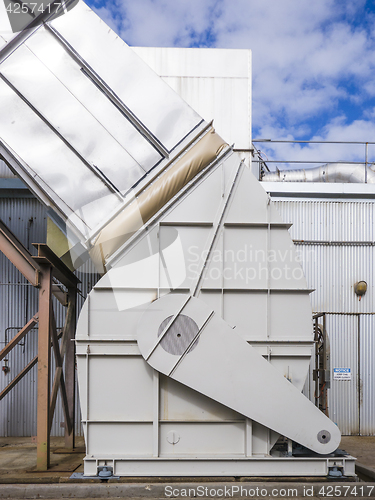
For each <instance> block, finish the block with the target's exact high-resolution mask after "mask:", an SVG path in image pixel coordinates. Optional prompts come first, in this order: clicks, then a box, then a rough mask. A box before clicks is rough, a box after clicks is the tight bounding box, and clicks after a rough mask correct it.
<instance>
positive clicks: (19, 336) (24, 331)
mask: <svg viewBox="0 0 375 500" xmlns="http://www.w3.org/2000/svg"><path fill="white" fill-rule="evenodd" d="M37 323H38V316H37V315H35V316H34V317H33V318H32V319H31V320H30V321H29V322H28V323H27V324H26V325H25V326H24V327H23V328H22V329H21V330H20V331H19V332H18V333H17V334H16V335H15V336H14V337H13V338H12V340H10V341H9V342H8V343H7V345H6V346H5V347H4V349H2V351H1V352H0V361H1V360H2V359H3V358H5V356H6V355H7V354H8V352H10V351H11V350H12V349H13V347H14V346H16V345H17V344H18V342H20V341H21V340H22V339H23V338H24V337H25V336H26V334H27V333H28V332H29V331H30V330H31V329H32V328H33V327H34V326H35V325H36V324H37Z"/></svg>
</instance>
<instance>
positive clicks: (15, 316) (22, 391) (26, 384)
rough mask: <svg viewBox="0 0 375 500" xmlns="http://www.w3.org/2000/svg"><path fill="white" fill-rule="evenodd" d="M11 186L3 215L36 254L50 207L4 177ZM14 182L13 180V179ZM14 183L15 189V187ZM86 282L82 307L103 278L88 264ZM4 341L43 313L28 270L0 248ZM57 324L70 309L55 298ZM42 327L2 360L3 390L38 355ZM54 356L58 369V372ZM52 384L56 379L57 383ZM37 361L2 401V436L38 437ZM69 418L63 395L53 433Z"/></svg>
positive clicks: (0, 335)
mask: <svg viewBox="0 0 375 500" xmlns="http://www.w3.org/2000/svg"><path fill="white" fill-rule="evenodd" d="M1 181H2V185H3V186H4V185H6V186H7V189H4V188H3V189H0V219H2V220H3V221H4V222H5V223H6V224H7V226H8V227H9V228H10V230H11V231H12V232H13V233H14V234H15V235H16V236H17V238H18V239H19V240H20V241H21V242H22V243H23V244H24V245H25V246H26V248H27V249H28V250H29V251H30V252H31V253H33V254H35V249H34V247H33V246H32V244H33V243H43V242H45V241H46V230H47V229H46V226H47V211H46V208H45V207H44V206H43V205H42V204H41V203H40V202H39V201H38V200H37V199H36V198H34V197H33V196H32V195H31V194H30V193H29V191H28V190H27V189H25V188H22V184H21V182H20V181H18V180H17V179H16V180H14V181H13V179H12V182H11V183H9V181H8V179H6V180H5V181H4V179H2V180H1ZM7 181H8V183H7ZM9 187H11V189H9ZM78 277H79V279H80V280H81V284H80V286H79V288H80V291H81V295H78V311H79V310H80V309H81V307H82V304H83V301H84V298H85V297H86V296H87V294H88V292H89V291H90V290H91V288H92V286H93V284H94V283H95V282H96V279H97V276H96V275H94V274H92V273H91V269H90V268H89V267H88V265H86V266H85V267H84V269H83V272H82V270H81V272H79V273H78ZM0 299H1V300H0V342H1V345H2V346H4V345H5V344H6V343H7V342H8V341H9V340H10V339H11V338H12V337H13V336H14V335H15V334H16V333H17V331H18V330H19V329H20V328H21V327H22V326H23V325H24V324H26V323H27V321H29V320H30V319H31V318H32V316H33V315H34V314H35V313H36V312H37V311H38V290H37V289H35V288H34V287H33V286H32V285H31V284H30V283H28V282H27V280H26V279H25V278H24V277H23V276H22V274H21V273H20V272H19V271H18V270H17V269H16V268H15V267H14V266H13V264H11V263H10V261H9V260H8V259H7V258H6V257H5V256H4V255H3V254H2V253H1V252H0ZM54 310H55V314H56V322H57V327H59V326H60V325H62V324H63V320H64V314H65V311H64V308H63V307H62V306H61V305H60V303H59V302H58V301H57V300H55V299H54ZM37 352H38V332H37V326H36V327H35V329H33V330H32V331H31V332H29V333H28V334H27V335H26V337H25V339H24V340H23V341H22V342H21V343H20V344H18V345H17V346H16V347H15V348H14V349H13V350H12V351H11V352H10V353H9V354H8V355H7V357H6V360H7V361H6V362H4V361H5V360H3V361H2V366H4V365H8V367H9V369H10V371H9V372H8V373H5V372H4V371H1V373H0V391H1V390H3V389H4V388H5V387H6V386H7V385H8V384H9V382H10V381H11V380H12V379H13V378H14V377H15V376H16V375H17V374H18V373H19V372H20V371H21V370H22V369H23V368H24V367H25V366H26V365H27V364H28V363H29V362H30V361H31V360H32V359H33V358H34V357H35V356H36V355H37ZM54 369H55V366H54V359H53V357H52V368H51V370H52V373H53V372H54ZM51 383H52V381H51ZM36 395H37V365H35V366H34V367H33V368H32V369H31V370H30V371H29V372H28V373H27V375H26V376H25V377H24V378H23V379H22V380H21V381H20V382H19V383H18V384H17V385H16V387H15V388H14V389H12V390H11V391H10V392H9V393H8V394H7V395H6V396H5V397H4V398H3V399H2V400H1V401H0V435H1V436H35V435H36V403H37V398H36ZM63 421H64V415H63V410H62V404H61V400H60V394H59V395H58V399H57V403H56V412H55V416H54V420H53V425H52V431H51V435H52V436H63V435H64V428H63V427H61V426H60V423H61V422H63ZM75 421H76V429H75V430H76V434H77V435H81V433H82V429H81V416H80V407H79V401H78V390H77V389H76V418H75Z"/></svg>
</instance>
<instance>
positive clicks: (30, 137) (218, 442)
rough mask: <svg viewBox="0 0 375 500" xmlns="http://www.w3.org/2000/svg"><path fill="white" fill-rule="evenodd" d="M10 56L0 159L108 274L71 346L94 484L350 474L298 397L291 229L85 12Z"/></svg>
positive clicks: (301, 333) (245, 170)
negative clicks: (113, 478) (112, 478)
mask: <svg viewBox="0 0 375 500" xmlns="http://www.w3.org/2000/svg"><path fill="white" fill-rule="evenodd" d="M0 41H1V40H0ZM16 42H17V43H16ZM7 47H8V46H7V45H6V46H5V47H4V48H3V49H0V103H1V105H2V111H3V112H2V113H1V115H0V156H1V157H2V158H3V159H4V160H5V161H6V163H7V165H9V166H10V168H11V169H12V171H13V172H14V173H16V174H17V175H18V176H19V177H20V178H21V179H22V180H23V181H24V182H25V184H26V185H27V186H28V187H29V188H30V189H31V190H32V191H33V192H34V193H35V194H36V195H37V196H38V197H39V199H40V200H41V201H42V202H43V203H44V204H45V205H46V206H48V207H49V208H50V213H52V212H53V213H54V217H55V219H57V223H58V222H61V230H60V233H59V231H58V230H57V229H56V228H54V230H53V231H52V234H50V236H51V241H53V239H55V241H57V243H56V247H57V248H59V247H60V250H61V255H63V254H65V253H67V252H70V254H71V256H72V259H71V260H72V261H74V260H75V258H74V257H75V256H74V255H72V254H73V253H74V249H75V248H76V247H75V246H74V245H79V246H80V249H82V254H83V253H85V255H86V256H87V255H90V256H91V258H92V259H93V260H94V261H95V262H98V264H99V266H101V267H102V272H103V276H102V277H101V279H100V280H99V281H98V282H97V283H96V285H95V286H94V287H93V289H92V290H91V292H90V293H89V295H88V297H87V299H86V301H85V304H84V306H83V308H82V310H81V313H80V317H79V320H78V325H77V331H76V356H77V373H78V383H79V396H80V404H81V411H82V423H83V429H84V435H85V442H86V452H87V453H86V457H85V459H84V475H85V476H98V475H99V474H101V476H102V477H103V472H104V474H106V473H108V470H111V471H113V474H114V475H117V476H130V477H135V476H147V477H149V476H156V477H158V476H169V477H170V476H176V477H186V476H208V477H212V476H224V477H225V476H253V477H259V476H293V477H294V476H310V477H311V476H326V475H327V474H328V472H329V470H330V468H332V467H336V468H339V469H340V470H342V473H343V474H345V475H347V476H348V475H349V476H353V475H354V474H355V470H354V459H353V457H347V456H343V455H342V454H337V453H336V450H337V448H338V446H339V444H340V438H341V434H340V430H339V429H338V427H337V426H336V425H335V423H334V422H332V421H331V420H330V419H329V418H328V417H327V416H326V415H325V414H324V413H323V412H321V411H320V410H319V409H318V408H317V407H316V406H315V405H314V404H313V403H312V402H311V401H310V400H309V399H308V398H306V397H305V396H304V395H303V394H302V389H303V387H304V384H305V381H306V378H307V376H308V373H309V367H310V360H311V356H312V352H313V348H314V338H313V332H312V324H311V314H312V312H311V304H310V300H309V294H310V292H311V290H310V289H309V288H308V286H307V282H306V279H305V277H304V274H303V271H302V268H301V265H300V262H299V258H298V255H297V254H296V251H295V248H294V246H293V242H292V240H291V237H290V235H289V233H288V229H289V227H290V224H288V223H285V222H283V220H282V218H281V216H280V214H279V213H278V212H277V210H276V208H275V206H274V205H273V204H272V202H271V201H270V199H269V197H268V195H267V194H266V192H265V190H264V189H263V187H262V186H261V185H260V183H259V182H258V181H257V180H256V178H255V177H254V176H253V175H252V173H251V170H250V168H249V166H248V165H246V164H245V162H244V161H243V157H242V156H241V155H239V154H238V153H236V152H235V151H234V150H233V149H232V148H231V147H229V146H227V144H226V142H225V140H224V139H221V137H220V136H218V135H217V134H215V133H214V131H213V129H212V126H211V124H210V123H209V122H208V121H205V120H204V119H202V117H201V116H200V115H198V113H196V112H195V111H194V110H193V109H192V108H191V107H189V106H188V105H187V103H186V102H184V101H183V100H182V99H181V98H179V96H178V95H177V94H175V93H174V92H173V91H172V89H171V88H170V87H169V86H168V85H167V84H166V83H165V82H163V81H162V80H161V79H160V78H159V77H158V76H157V75H156V74H155V73H154V72H153V71H152V70H151V69H150V68H149V67H148V66H147V65H146V64H145V63H144V62H143V61H142V60H141V59H140V58H139V57H138V56H137V55H136V54H135V53H134V52H133V51H132V50H131V49H130V48H129V47H128V46H127V45H126V44H125V43H124V42H123V41H122V40H120V39H119V37H118V36H117V35H115V34H114V33H113V32H112V31H111V30H110V28H108V26H106V25H105V23H104V22H103V21H101V20H100V19H99V18H98V17H97V16H96V15H95V13H94V12H93V11H92V10H91V9H90V8H89V7H88V6H86V5H85V4H84V3H83V2H79V3H78V4H77V5H76V6H75V7H74V9H72V11H71V12H69V13H68V14H67V15H63V16H61V17H59V18H57V19H54V20H53V21H51V22H46V23H44V24H43V25H40V26H38V27H37V28H36V29H35V31H34V32H32V33H30V35H29V36H28V37H25V38H19V39H17V40H16V41H15V42H14V43H13V45H12V46H11V49H12V50H10V49H9V47H8V49H7ZM3 51H5V55H6V57H3V56H4V52H3ZM218 69H219V68H218ZM220 97H221V98H222V99H225V95H222V96H220ZM234 109H235V108H234ZM234 109H230V112H233V113H234V112H235V111H234ZM306 173H307V172H306ZM305 175H306V174H305ZM374 175H375V174H374ZM301 180H303V179H301ZM64 228H65V229H66V233H67V234H66V236H68V242H66V241H61V240H63V237H62V232H63V230H64ZM80 255H81V254H80ZM293 443H294V444H293ZM296 443H298V446H297V444H296ZM302 447H303V448H302ZM301 449H302V452H301ZM301 453H302V454H301Z"/></svg>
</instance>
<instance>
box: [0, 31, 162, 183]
mask: <svg viewBox="0 0 375 500" xmlns="http://www.w3.org/2000/svg"><path fill="white" fill-rule="evenodd" d="M45 42H49V40H45ZM54 45H57V42H56V41H54ZM53 48H54V47H51V50H52V52H53ZM1 70H2V74H3V75H4V76H5V77H6V78H7V79H8V81H10V83H11V84H12V85H13V86H14V87H15V88H16V89H17V90H18V92H20V93H21V94H22V95H23V96H24V97H25V98H26V99H27V100H28V101H29V102H32V103H33V106H35V108H36V109H37V110H38V112H39V113H41V114H42V115H43V117H44V118H45V119H46V120H47V121H48V122H49V123H50V124H51V125H52V126H53V127H54V128H56V129H58V131H59V133H60V134H62V135H63V136H64V137H65V138H66V140H67V141H68V142H69V143H70V144H71V145H72V146H73V148H74V149H75V150H76V151H78V152H79V153H80V155H82V156H83V157H84V158H85V159H86V160H87V161H88V162H90V163H91V164H92V165H96V166H97V167H98V168H100V170H101V171H102V172H103V173H104V174H105V175H106V176H107V177H108V178H109V179H110V181H111V182H112V183H113V184H114V185H116V186H117V187H118V189H119V190H120V191H125V190H127V189H129V188H130V187H131V186H132V185H133V184H134V183H135V182H136V181H137V180H138V179H139V178H140V177H141V176H142V175H143V174H144V173H145V170H144V169H143V168H142V167H141V165H140V164H139V163H138V162H137V161H136V160H135V159H134V158H132V157H131V156H130V154H129V153H128V152H127V151H126V150H125V149H124V148H123V147H122V146H121V145H120V144H119V143H118V142H117V141H116V140H115V139H114V138H113V137H112V136H111V135H110V134H108V132H107V130H106V129H105V128H104V127H103V125H102V124H101V123H100V122H98V120H97V119H96V118H95V117H94V116H92V115H91V113H90V112H89V111H88V110H87V109H86V108H85V107H84V106H82V105H81V103H79V102H78V101H77V99H76V97H75V96H74V95H72V93H71V92H70V90H68V89H67V88H66V87H65V86H64V85H62V84H61V82H60V80H59V79H58V78H56V76H55V75H54V74H53V73H52V72H51V71H50V70H49V69H48V68H47V67H46V66H45V65H44V64H43V63H41V62H40V61H39V59H38V58H37V57H35V56H34V55H33V54H32V53H31V52H30V50H29V49H28V48H27V47H25V46H21V47H19V48H18V50H17V51H15V53H14V54H12V55H11V56H10V57H9V58H8V59H7V60H6V61H5V62H4V63H3V64H2V65H1ZM79 76H80V77H81V80H86V81H83V82H82V81H81V82H80V83H81V87H83V88H82V91H83V92H85V91H86V89H88V88H89V87H90V86H93V83H92V82H91V81H90V80H88V79H87V78H85V76H84V75H83V74H82V73H81V74H80V75H79ZM106 104H107V106H106V107H107V108H110V107H113V106H111V104H110V103H109V101H108V100H107V103H106ZM138 135H139V134H138ZM35 139H36V138H35ZM143 142H146V141H145V140H144V139H143ZM158 159H160V156H159V158H158ZM155 162H156V158H155V159H154V163H155ZM68 175H69V174H68V172H66V176H67V177H68ZM68 181H69V179H67V180H66V181H65V183H67V182H68Z"/></svg>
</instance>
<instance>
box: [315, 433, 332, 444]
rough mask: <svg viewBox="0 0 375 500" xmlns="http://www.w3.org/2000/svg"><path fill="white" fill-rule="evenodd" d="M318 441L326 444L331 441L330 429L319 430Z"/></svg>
mask: <svg viewBox="0 0 375 500" xmlns="http://www.w3.org/2000/svg"><path fill="white" fill-rule="evenodd" d="M317 438H318V441H319V443H322V444H326V443H329V442H330V441H331V433H330V432H329V431H324V430H323V431H320V432H318V436H317Z"/></svg>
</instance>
